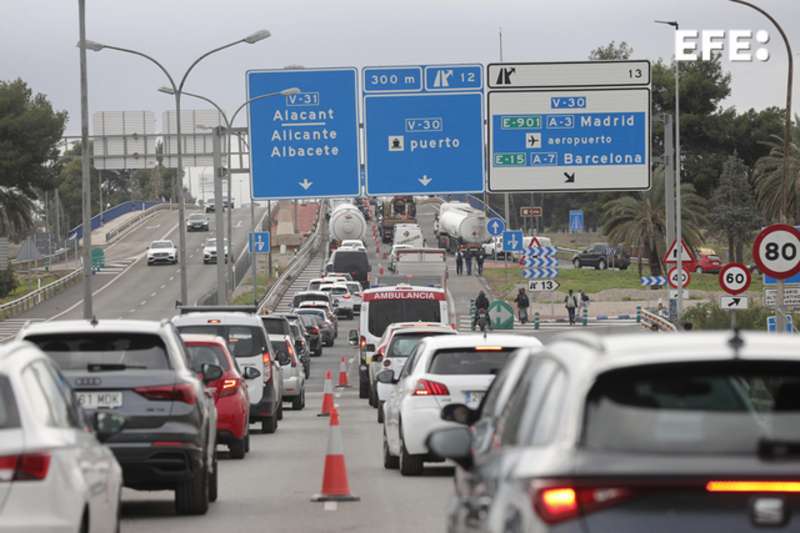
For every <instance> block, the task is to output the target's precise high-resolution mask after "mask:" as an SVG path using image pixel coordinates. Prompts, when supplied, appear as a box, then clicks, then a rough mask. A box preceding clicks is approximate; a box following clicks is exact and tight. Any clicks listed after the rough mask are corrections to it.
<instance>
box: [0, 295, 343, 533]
mask: <svg viewBox="0 0 800 533" xmlns="http://www.w3.org/2000/svg"><path fill="white" fill-rule="evenodd" d="M298 311H299V312H298V313H283V314H280V313H274V314H268V315H265V316H261V315H258V314H256V308H254V307H247V306H227V307H220V306H210V307H183V308H180V314H178V315H176V316H175V317H173V318H172V319H171V320H162V321H160V322H159V321H141V320H96V319H92V320H65V321H52V322H41V323H35V324H29V325H26V326H25V327H24V328H23V329H22V330H21V331H20V332H19V334H18V336H17V339H16V341H15V342H12V343H10V344H7V345H3V346H0V398H2V402H0V512H2V518H3V519H2V528H0V529H3V531H6V530H7V531H17V530H19V531H22V530H25V531H34V530H36V531H39V530H44V529H47V528H50V529H47V530H48V531H50V530H58V531H81V532H84V531H86V532H110V531H117V530H118V527H119V515H120V497H121V491H122V487H123V486H124V487H128V488H131V489H134V490H145V491H152V490H169V491H174V493H175V510H176V512H177V513H178V514H204V513H205V512H206V511H207V510H208V507H209V504H210V503H211V502H214V501H216V499H217V497H218V462H217V448H218V446H225V447H226V448H227V449H228V451H229V456H230V458H232V459H243V458H244V457H245V456H246V455H247V453H248V452H249V450H250V438H251V436H250V431H251V429H250V428H251V425H252V424H255V423H258V424H260V426H261V431H262V433H274V432H275V431H276V430H277V429H278V423H279V421H280V420H281V419H282V418H283V416H284V415H283V409H284V404H285V403H286V404H291V408H292V409H293V410H302V409H303V408H304V407H305V380H306V379H307V378H308V377H309V376H310V371H311V361H310V358H311V357H312V355H316V356H319V355H321V354H322V346H321V339H322V334H321V325H322V324H323V321H327V317H325V318H320V317H318V316H317V315H316V314H311V313H308V314H307V313H305V312H304V310H302V309H301V310H298ZM314 311H315V312H316V309H315V310H314ZM43 498H44V499H47V500H48V501H51V502H58V504H57V505H48V506H41V502H42V500H43ZM8 528H10V529H8Z"/></svg>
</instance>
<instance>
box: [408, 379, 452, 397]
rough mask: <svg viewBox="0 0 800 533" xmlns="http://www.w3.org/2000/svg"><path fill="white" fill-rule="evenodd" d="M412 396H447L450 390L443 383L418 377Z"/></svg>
mask: <svg viewBox="0 0 800 533" xmlns="http://www.w3.org/2000/svg"><path fill="white" fill-rule="evenodd" d="M413 395H414V396H449V395H450V390H449V389H448V388H447V385H445V384H444V383H439V382H438V381H431V380H429V379H420V380H419V381H417V386H416V388H415V389H414V394H413Z"/></svg>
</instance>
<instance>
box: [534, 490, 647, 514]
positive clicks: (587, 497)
mask: <svg viewBox="0 0 800 533" xmlns="http://www.w3.org/2000/svg"><path fill="white" fill-rule="evenodd" d="M631 496H632V491H631V490H630V489H628V488H626V487H606V486H603V487H573V486H563V485H562V486H553V487H545V488H536V487H534V488H532V500H533V501H532V504H533V508H534V510H535V511H536V513H537V514H538V515H539V517H541V519H542V520H543V521H545V522H547V523H548V524H557V523H559V522H563V521H565V520H569V519H572V518H575V517H576V516H578V515H579V514H584V515H585V514H587V513H591V512H593V511H597V510H600V509H605V508H607V507H611V506H613V505H616V504H618V503H621V502H623V501H625V500H628V499H629V498H630V497H631Z"/></svg>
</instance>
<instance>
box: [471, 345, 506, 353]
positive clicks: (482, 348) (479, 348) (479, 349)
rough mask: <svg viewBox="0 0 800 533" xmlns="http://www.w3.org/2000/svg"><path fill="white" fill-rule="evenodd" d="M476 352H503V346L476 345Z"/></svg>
mask: <svg viewBox="0 0 800 533" xmlns="http://www.w3.org/2000/svg"><path fill="white" fill-rule="evenodd" d="M475 351H476V352H502V351H503V347H502V346H476V347H475Z"/></svg>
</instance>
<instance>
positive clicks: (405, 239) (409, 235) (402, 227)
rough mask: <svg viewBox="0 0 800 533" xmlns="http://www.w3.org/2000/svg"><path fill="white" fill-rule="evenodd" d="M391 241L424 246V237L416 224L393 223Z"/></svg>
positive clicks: (417, 246)
mask: <svg viewBox="0 0 800 533" xmlns="http://www.w3.org/2000/svg"><path fill="white" fill-rule="evenodd" d="M392 243H393V244H395V245H398V244H406V245H408V246H413V247H414V248H422V247H423V246H425V237H424V236H423V235H422V229H421V228H420V227H419V225H418V224H395V226H394V237H393V238H392Z"/></svg>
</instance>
